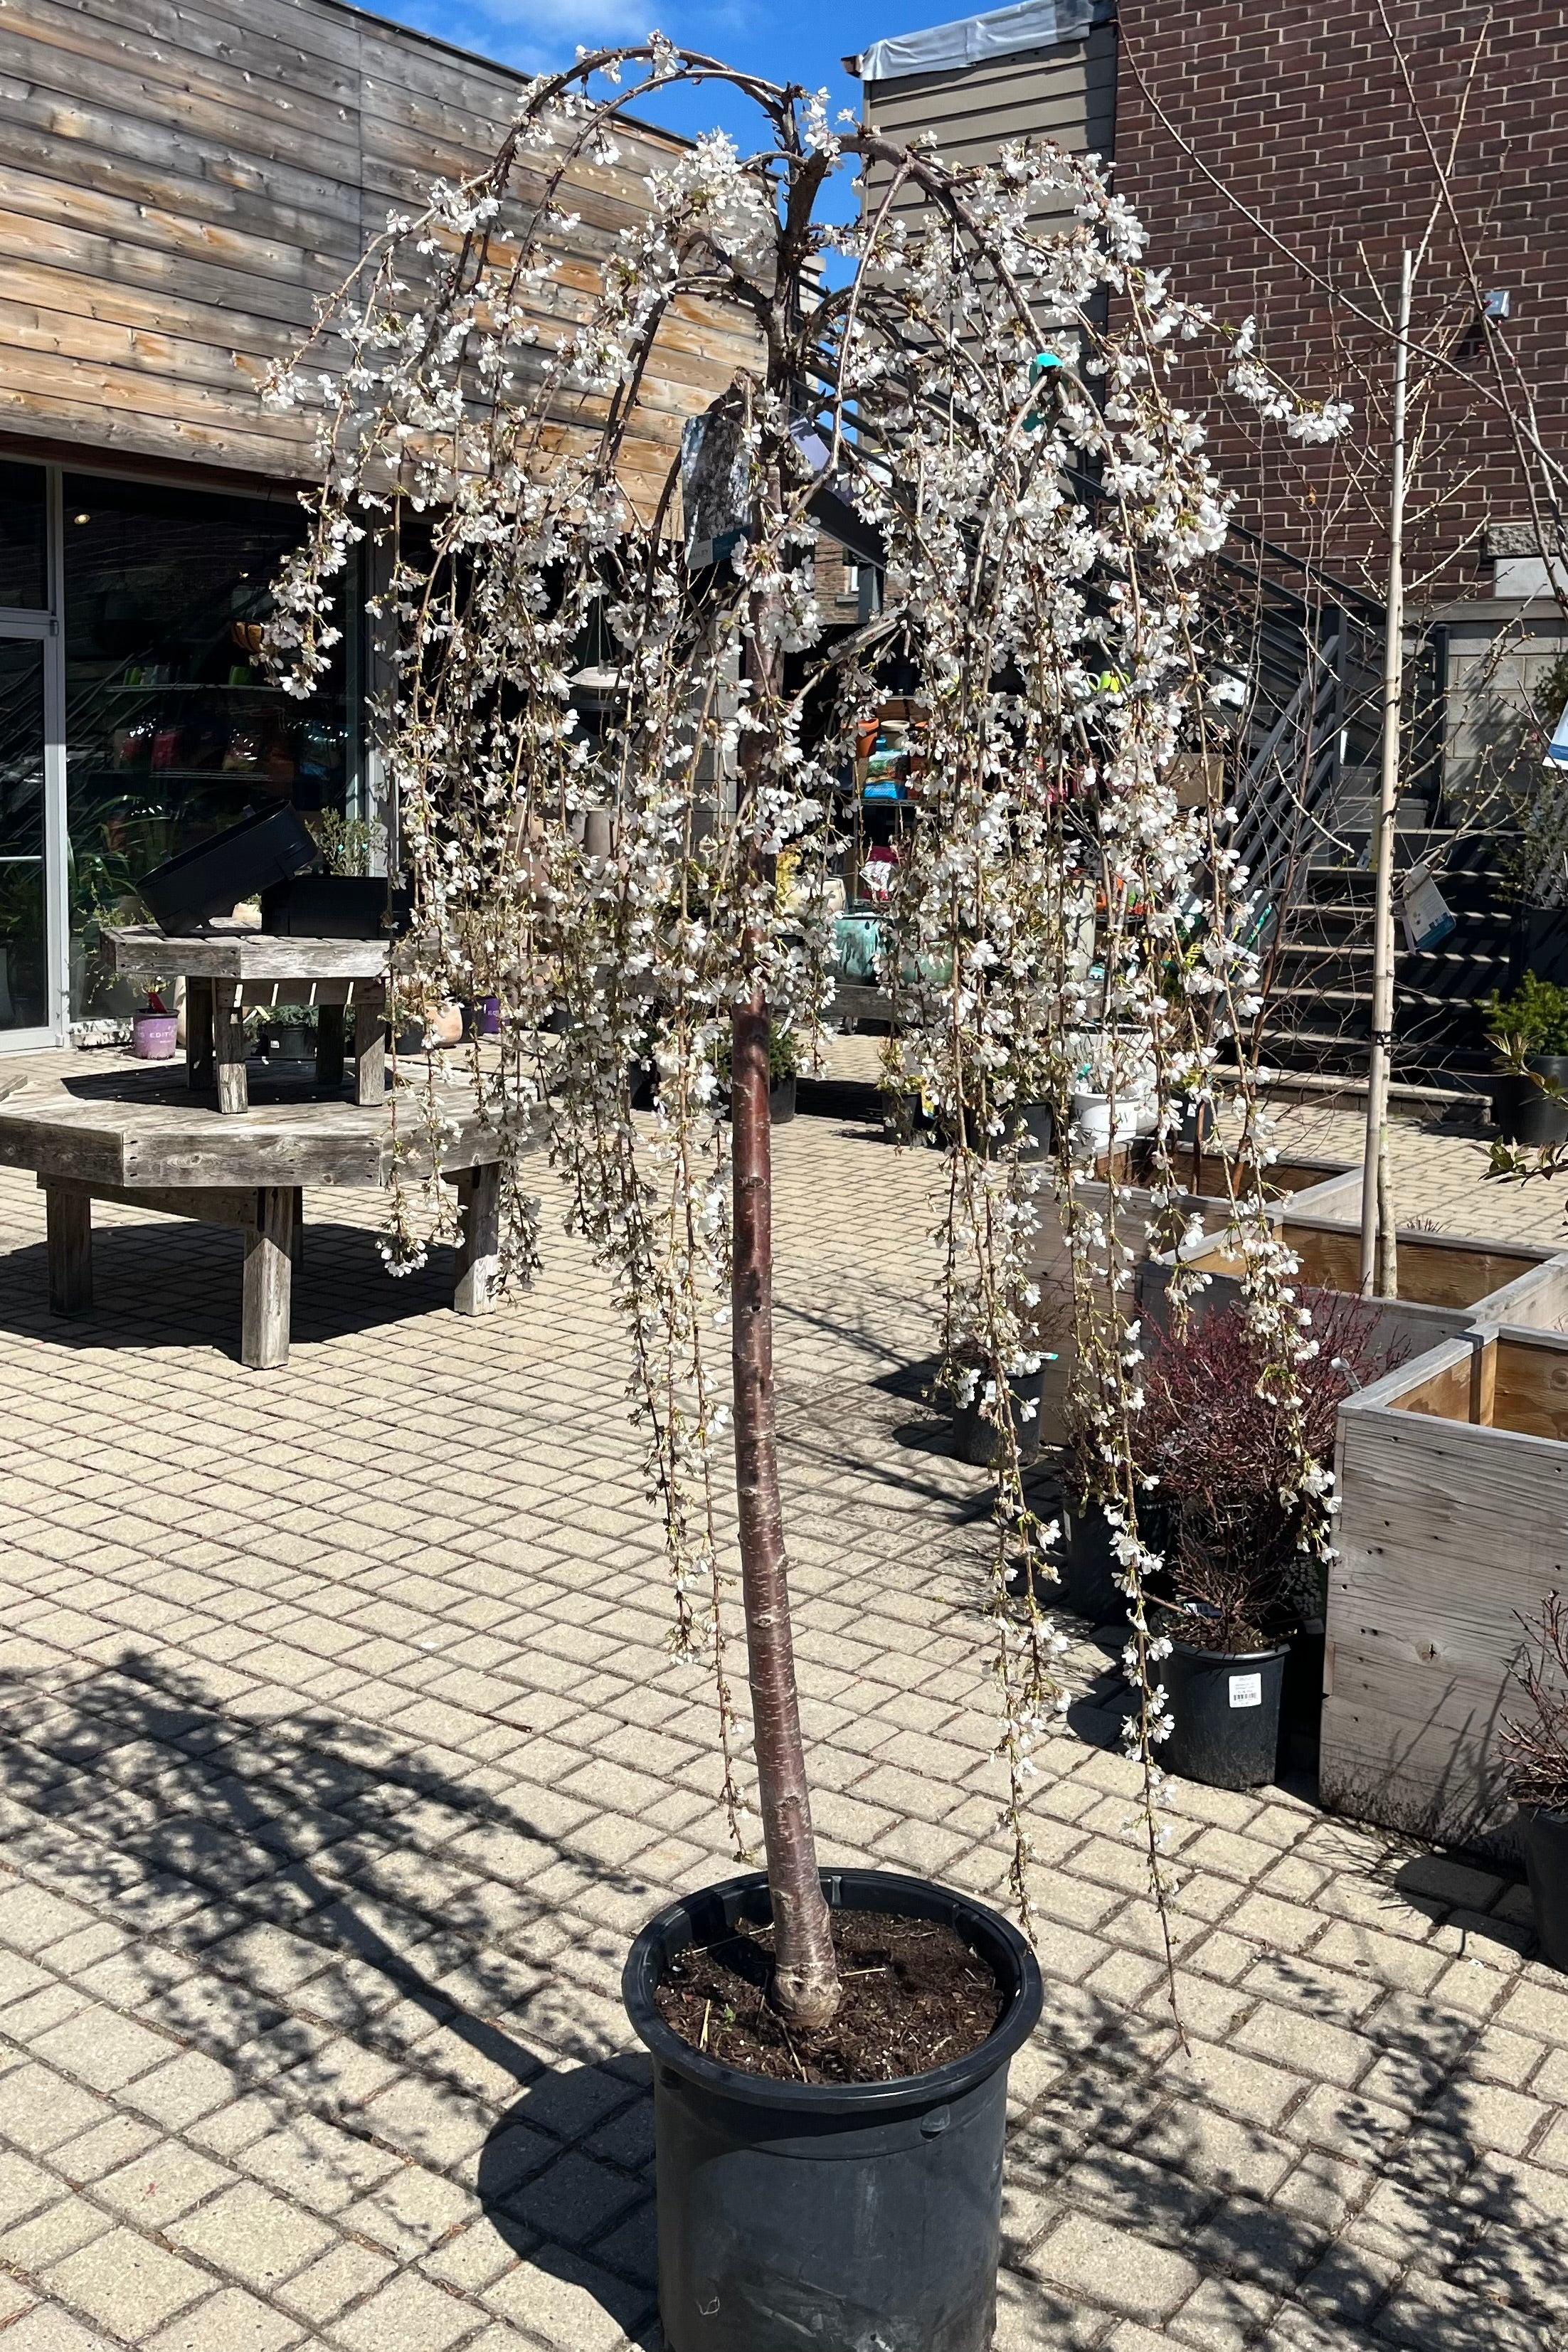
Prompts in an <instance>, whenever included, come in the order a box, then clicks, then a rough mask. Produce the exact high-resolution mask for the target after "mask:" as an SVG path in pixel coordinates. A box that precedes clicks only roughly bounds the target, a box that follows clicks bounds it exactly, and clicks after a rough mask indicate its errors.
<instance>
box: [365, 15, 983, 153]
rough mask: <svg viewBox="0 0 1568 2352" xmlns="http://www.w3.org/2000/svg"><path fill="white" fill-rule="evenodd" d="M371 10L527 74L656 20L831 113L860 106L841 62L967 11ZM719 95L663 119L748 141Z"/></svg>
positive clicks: (672, 107) (741, 120) (690, 43)
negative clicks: (812, 94)
mask: <svg viewBox="0 0 1568 2352" xmlns="http://www.w3.org/2000/svg"><path fill="white" fill-rule="evenodd" d="M369 5H372V6H373V7H374V9H375V12H376V14H378V15H380V16H393V17H395V18H396V19H397V20H398V21H399V22H400V23H402V24H405V25H416V26H419V28H420V29H421V31H423V32H427V33H437V34H439V35H440V37H441V38H442V39H443V40H447V41H455V42H457V43H458V45H459V47H463V48H467V49H474V50H476V51H478V53H479V55H480V56H481V57H488V58H497V59H498V60H500V62H501V63H502V64H505V65H512V66H517V67H519V68H521V69H522V70H523V71H524V72H528V73H537V72H541V71H548V70H549V69H550V68H552V67H556V66H563V65H569V64H570V63H571V61H572V58H573V56H574V52H575V50H576V48H577V47H578V45H579V43H581V44H582V45H583V46H584V47H596V46H598V45H599V44H600V43H605V42H612V41H617V40H637V39H640V38H641V37H643V36H644V35H646V34H647V32H648V31H649V29H650V28H651V27H653V26H657V27H658V30H659V31H660V32H661V33H664V34H666V35H667V36H668V38H669V39H670V40H672V41H679V42H680V43H682V44H683V45H684V46H685V47H689V48H694V49H701V50H703V51H704V52H706V54H707V55H709V56H710V57H716V58H722V59H723V60H724V62H725V63H726V64H728V65H733V66H741V67H743V68H746V69H747V70H748V71H750V72H752V73H756V74H762V75H765V76H767V77H768V78H769V79H772V80H775V81H790V80H793V81H800V82H805V83H807V84H808V85H809V86H810V87H811V88H813V89H820V88H822V87H824V86H826V89H827V90H828V91H829V93H830V98H831V103H832V108H833V111H834V113H835V114H837V111H838V109H839V108H840V107H843V106H847V107H853V108H854V109H855V110H856V112H857V113H858V111H859V102H860V90H859V85H858V83H857V82H855V81H852V80H851V79H850V78H849V76H848V75H847V73H846V72H845V71H844V69H843V67H842V65H841V64H840V62H839V60H840V58H846V57H850V56H853V55H855V54H856V53H857V52H858V51H859V50H860V49H862V48H865V47H868V45H869V44H870V43H871V42H872V41H875V40H879V39H881V38H882V37H884V36H886V35H888V34H890V33H908V32H912V31H914V30H916V29H917V28H918V27H919V26H925V25H942V24H946V23H948V22H949V21H950V20H951V19H952V18H953V17H955V16H967V15H968V14H969V13H970V9H969V8H968V7H966V6H965V5H963V0H958V5H953V0H946V4H945V5H944V0H926V5H923V6H922V5H921V0H674V5H669V0H369ZM726 96H727V94H721V93H719V92H717V91H707V90H704V91H699V92H696V93H686V92H682V93H678V94H676V95H675V96H673V97H672V98H671V100H669V101H668V102H667V104H666V107H665V109H664V110H663V112H662V115H661V117H660V119H661V120H663V121H667V122H668V123H669V124H670V127H671V128H672V129H675V130H678V131H685V132H687V133H688V134H691V133H694V132H696V131H701V130H706V129H710V128H711V127H713V126H714V125H715V124H717V125H719V126H721V127H722V128H723V129H725V130H728V131H731V134H732V135H733V136H734V137H736V139H737V140H741V141H743V143H744V144H745V145H747V146H749V145H751V144H752V141H751V139H750V138H749V137H746V136H745V131H746V110H745V108H744V106H743V105H737V104H736V103H735V102H734V101H733V100H731V101H730V102H728V103H726Z"/></svg>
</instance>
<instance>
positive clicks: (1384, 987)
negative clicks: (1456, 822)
mask: <svg viewBox="0 0 1568 2352" xmlns="http://www.w3.org/2000/svg"><path fill="white" fill-rule="evenodd" d="M1411 263H1412V257H1411V255H1410V253H1409V252H1408V250H1407V251H1406V252H1405V257H1404V259H1403V263H1402V265H1401V268H1400V273H1399V340H1398V341H1397V343H1396V344H1395V346H1394V435H1393V447H1392V450H1391V452H1390V481H1389V491H1388V624H1387V637H1386V640H1385V642H1384V654H1383V767H1382V773H1381V777H1380V782H1379V789H1378V802H1377V830H1376V832H1375V834H1374V835H1373V937H1372V1043H1371V1045H1370V1048H1369V1050H1368V1055H1367V1073H1366V1148H1365V1151H1364V1153H1363V1160H1362V1180H1361V1290H1362V1296H1363V1298H1367V1297H1373V1295H1374V1289H1373V1284H1374V1276H1375V1278H1376V1282H1375V1287H1376V1292H1377V1293H1380V1294H1381V1295H1382V1296H1383V1297H1394V1295H1395V1291H1396V1286H1397V1279H1398V1276H1397V1266H1396V1263H1395V1258H1394V1215H1393V1211H1392V1205H1391V1202H1390V1185H1389V1170H1388V1068H1389V1060H1390V1056H1391V1053H1392V1050H1393V1045H1394V826H1395V822H1396V819H1397V815H1398V809H1399V714H1400V704H1401V701H1402V699H1403V694H1404V685H1405V675H1404V672H1405V377H1406V373H1407V371H1408V364H1409V352H1410V282H1411V275H1412V268H1411ZM1380 1204H1381V1205H1382V1209H1383V1214H1382V1215H1381V1216H1380V1215H1379V1207H1380Z"/></svg>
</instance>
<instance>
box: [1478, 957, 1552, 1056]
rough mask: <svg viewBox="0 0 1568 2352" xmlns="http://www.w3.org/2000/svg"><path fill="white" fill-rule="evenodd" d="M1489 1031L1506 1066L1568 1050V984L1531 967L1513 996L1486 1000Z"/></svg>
mask: <svg viewBox="0 0 1568 2352" xmlns="http://www.w3.org/2000/svg"><path fill="white" fill-rule="evenodd" d="M1483 1009H1484V1011H1485V1013H1486V1016H1487V1035H1488V1037H1489V1040H1490V1041H1491V1043H1492V1045H1494V1046H1495V1047H1496V1049H1497V1053H1498V1058H1499V1060H1500V1063H1501V1065H1502V1066H1503V1067H1504V1068H1505V1069H1509V1068H1513V1067H1517V1066H1518V1065H1519V1064H1520V1063H1521V1062H1522V1061H1523V1060H1524V1059H1525V1057H1526V1056H1527V1055H1531V1054H1568V988H1563V987H1560V986H1559V985H1558V983H1557V982H1556V981H1554V980H1542V979H1541V978H1540V977H1539V976H1538V975H1537V974H1536V973H1535V972H1533V971H1528V972H1526V973H1525V976H1524V978H1523V979H1522V980H1521V982H1520V984H1519V986H1518V987H1517V988H1516V989H1515V990H1514V992H1513V993H1512V995H1511V996H1503V995H1501V994H1500V992H1498V991H1497V990H1496V989H1493V991H1492V992H1491V994H1490V996H1489V997H1488V998H1487V1000H1486V1003H1485V1006H1484V1008H1483Z"/></svg>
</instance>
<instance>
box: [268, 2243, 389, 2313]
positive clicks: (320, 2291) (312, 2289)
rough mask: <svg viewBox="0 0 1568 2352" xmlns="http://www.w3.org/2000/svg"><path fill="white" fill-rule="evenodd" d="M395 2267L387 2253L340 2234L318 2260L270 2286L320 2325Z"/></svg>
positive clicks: (376, 2284) (373, 2285) (368, 2291)
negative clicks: (358, 2243) (277, 2284)
mask: <svg viewBox="0 0 1568 2352" xmlns="http://www.w3.org/2000/svg"><path fill="white" fill-rule="evenodd" d="M395 2268H396V2265H395V2263H394V2262H393V2260H392V2257H391V2256H390V2255H389V2254H379V2253H373V2252H372V2251H371V2249H370V2248H369V2247H368V2246H360V2245H355V2244H354V2243H353V2241H352V2240H350V2239H347V2238H341V2239H340V2240H339V2241H338V2242H337V2244H336V2245H334V2246H330V2247H329V2248H328V2249H327V2252H325V2253H324V2254H322V2255H321V2257H320V2258H319V2260H317V2261H316V2262H313V2263H310V2265H309V2267H308V2268H307V2269H305V2270H302V2271H300V2273H298V2275H297V2276H296V2277H294V2278H291V2279H286V2280H285V2281H284V2282H283V2284H281V2285H280V2286H278V2287H276V2288H274V2289H273V2293H274V2294H275V2295H276V2296H277V2299H278V2301H279V2303H281V2304H285V2305H287V2306H288V2308H289V2310H290V2311H297V2312H298V2313H299V2314H300V2317H301V2319H307V2320H310V2321H311V2322H312V2323H314V2324H316V2325H321V2324H322V2323H324V2322H325V2321H327V2320H329V2319H332V2318H335V2317H336V2315H337V2314H338V2313H339V2312H340V2311H342V2310H343V2309H344V2307H345V2306H346V2305H349V2304H351V2303H354V2302H357V2301H358V2300H359V2298H360V2297H361V2296H363V2295H365V2294H369V2293H370V2290H371V2289H372V2288H373V2287H375V2286H380V2285H381V2284H383V2283H384V2281H385V2280H386V2279H388V2278H390V2277H391V2275H392V2273H393V2272H394V2270H395Z"/></svg>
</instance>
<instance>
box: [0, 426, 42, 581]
mask: <svg viewBox="0 0 1568 2352" xmlns="http://www.w3.org/2000/svg"><path fill="white" fill-rule="evenodd" d="M47 492H48V477H47V475H46V473H45V472H44V469H43V467H41V466H13V465H11V464H9V463H8V462H7V463H4V464H0V604H5V605H9V606H11V607H12V608H13V609H14V608H16V606H18V605H20V606H25V607H26V610H27V611H28V612H33V613H37V612H41V611H42V610H43V608H44V606H45V605H46V604H47V603H48V601H49V552H48V551H49V520H48V518H49V509H48V495H47Z"/></svg>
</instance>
